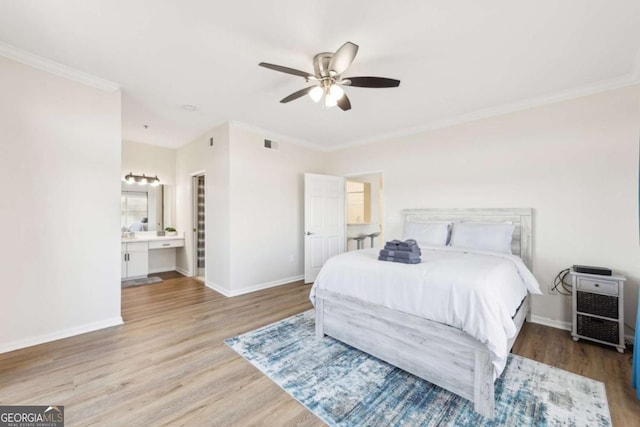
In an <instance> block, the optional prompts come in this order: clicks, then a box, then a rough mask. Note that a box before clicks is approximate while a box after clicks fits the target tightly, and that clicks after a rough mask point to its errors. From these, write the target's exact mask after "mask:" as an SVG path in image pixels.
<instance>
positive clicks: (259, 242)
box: [230, 124, 326, 294]
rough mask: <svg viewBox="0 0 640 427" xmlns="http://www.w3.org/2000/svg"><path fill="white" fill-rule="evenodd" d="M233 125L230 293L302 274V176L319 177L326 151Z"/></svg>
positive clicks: (273, 283)
mask: <svg viewBox="0 0 640 427" xmlns="http://www.w3.org/2000/svg"><path fill="white" fill-rule="evenodd" d="M265 138H268V136H266V135H263V134H262V133H261V132H260V131H257V130H251V129H247V128H245V127H242V126H239V125H236V124H232V125H231V127H230V141H231V144H230V147H231V157H230V159H231V169H230V172H231V178H230V196H231V199H230V201H231V205H230V206H231V211H230V219H231V246H230V254H231V259H230V262H231V264H230V269H231V270H230V272H231V276H230V290H231V293H232V294H238V293H244V292H247V291H249V290H252V289H259V288H263V287H267V286H270V285H276V284H283V283H289V282H291V281H295V280H300V279H302V276H303V274H304V173H305V172H310V173H322V172H323V171H324V161H325V156H326V153H322V152H318V151H314V150H311V149H308V148H305V147H302V146H300V145H296V144H293V143H289V142H287V141H283V140H279V141H277V143H278V149H277V150H269V149H266V148H264V139H265Z"/></svg>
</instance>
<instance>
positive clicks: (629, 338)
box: [531, 314, 634, 344]
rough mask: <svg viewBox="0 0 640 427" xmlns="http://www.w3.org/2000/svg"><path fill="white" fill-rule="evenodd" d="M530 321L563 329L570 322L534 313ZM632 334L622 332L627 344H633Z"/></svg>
mask: <svg viewBox="0 0 640 427" xmlns="http://www.w3.org/2000/svg"><path fill="white" fill-rule="evenodd" d="M531 322H532V323H537V324H539V325H544V326H550V327H552V328H556V329H562V330H564V331H571V330H572V329H573V328H572V326H573V325H572V324H571V322H564V321H562V320H555V319H549V318H548V317H542V316H536V315H535V314H533V315H531ZM633 341H634V336H633V335H631V334H624V342H625V343H627V344H633Z"/></svg>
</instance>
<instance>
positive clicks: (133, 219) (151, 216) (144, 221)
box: [120, 183, 165, 232]
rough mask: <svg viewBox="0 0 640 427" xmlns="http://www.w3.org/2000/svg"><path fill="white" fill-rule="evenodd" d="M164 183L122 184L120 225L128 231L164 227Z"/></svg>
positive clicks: (160, 228)
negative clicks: (153, 184)
mask: <svg viewBox="0 0 640 427" xmlns="http://www.w3.org/2000/svg"><path fill="white" fill-rule="evenodd" d="M164 192H165V186H164V185H156V186H152V185H143V186H141V185H137V184H126V183H123V184H122V193H121V196H120V227H121V228H126V230H127V231H134V232H135V231H157V230H163V229H164Z"/></svg>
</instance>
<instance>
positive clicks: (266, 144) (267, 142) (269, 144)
mask: <svg viewBox="0 0 640 427" xmlns="http://www.w3.org/2000/svg"><path fill="white" fill-rule="evenodd" d="M264 148H268V149H269V150H275V151H278V143H277V142H276V141H272V140H270V139H265V140H264Z"/></svg>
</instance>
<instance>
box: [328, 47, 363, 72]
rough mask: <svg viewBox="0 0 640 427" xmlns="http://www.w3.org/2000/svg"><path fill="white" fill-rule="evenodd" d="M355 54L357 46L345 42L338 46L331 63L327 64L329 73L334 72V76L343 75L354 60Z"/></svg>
mask: <svg viewBox="0 0 640 427" xmlns="http://www.w3.org/2000/svg"><path fill="white" fill-rule="evenodd" d="M357 53H358V45H357V44H355V43H351V42H346V43H345V44H343V45H342V46H340V49H338V50H336V53H334V54H333V57H332V58H331V62H329V71H333V72H335V73H336V75H340V74H342V73H344V72H345V70H346V69H347V68H349V65H351V63H352V62H353V60H354V59H355V57H356V54H357Z"/></svg>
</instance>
